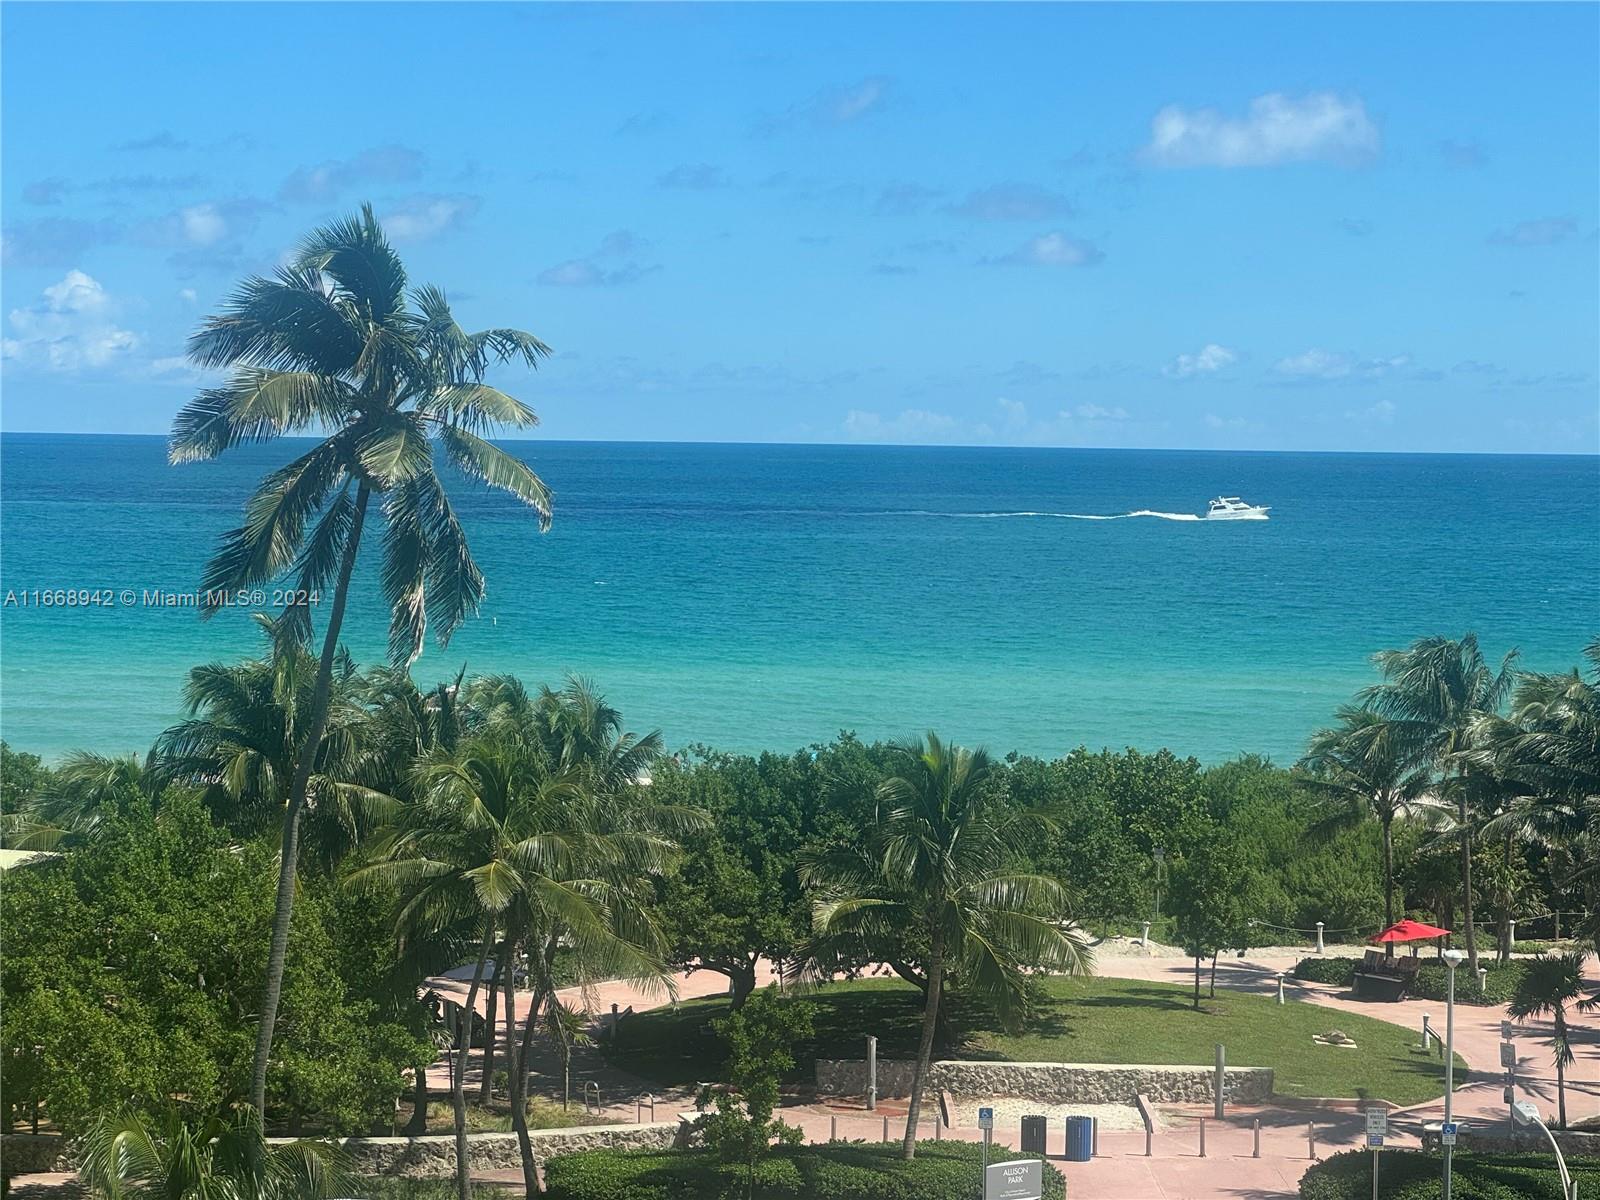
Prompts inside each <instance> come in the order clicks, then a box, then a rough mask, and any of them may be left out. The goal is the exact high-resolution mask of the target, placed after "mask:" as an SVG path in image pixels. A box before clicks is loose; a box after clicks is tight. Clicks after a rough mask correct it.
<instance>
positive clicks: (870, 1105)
mask: <svg viewBox="0 0 1600 1200" xmlns="http://www.w3.org/2000/svg"><path fill="white" fill-rule="evenodd" d="M877 1107H878V1039H877V1038H875V1037H872V1036H871V1035H868V1037H867V1111H868V1112H871V1111H872V1110H873V1109H875V1108H877ZM883 1140H884V1141H886V1142H887V1141H888V1140H889V1139H888V1137H887V1136H886V1137H885V1138H884V1139H883Z"/></svg>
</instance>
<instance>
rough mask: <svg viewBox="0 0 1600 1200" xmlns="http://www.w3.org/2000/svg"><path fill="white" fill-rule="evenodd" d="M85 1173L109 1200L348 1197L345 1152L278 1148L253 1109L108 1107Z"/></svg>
mask: <svg viewBox="0 0 1600 1200" xmlns="http://www.w3.org/2000/svg"><path fill="white" fill-rule="evenodd" d="M79 1154H80V1163H79V1166H78V1176H79V1178H80V1179H81V1180H82V1181H83V1183H84V1184H85V1186H86V1187H87V1188H88V1190H89V1193H90V1194H91V1195H93V1196H96V1197H99V1198H101V1200H327V1198H328V1197H332V1196H339V1195H347V1194H348V1191H347V1190H346V1185H347V1182H348V1172H347V1169H346V1162H345V1159H344V1156H343V1155H342V1154H341V1153H340V1152H339V1151H338V1150H337V1149H336V1148H335V1147H334V1146H333V1145H331V1144H330V1143H327V1142H315V1141H295V1142H291V1143H289V1144H287V1145H277V1146H271V1145H268V1144H267V1141H266V1139H265V1138H264V1137H262V1135H261V1125H260V1122H259V1120H258V1119H257V1118H256V1117H255V1116H254V1114H252V1113H251V1112H250V1111H249V1110H248V1109H239V1110H235V1111H234V1112H232V1113H229V1114H225V1115H222V1116H210V1117H200V1118H196V1117H192V1116H189V1115H187V1114H185V1113H183V1112H181V1111H180V1110H178V1109H177V1108H171V1109H168V1110H167V1111H166V1112H165V1113H164V1114H163V1115H162V1116H161V1117H160V1118H158V1119H152V1118H151V1117H149V1116H147V1115H146V1114H144V1113H141V1112H139V1111H137V1110H135V1109H132V1108H128V1109H121V1110H113V1111H110V1112H107V1113H104V1114H103V1115H102V1116H101V1117H100V1118H99V1119H98V1120H97V1121H96V1122H95V1123H94V1125H93V1126H92V1127H91V1128H90V1130H89V1132H88V1134H87V1135H86V1136H85V1137H84V1139H83V1142H82V1145H81V1146H80V1147H79Z"/></svg>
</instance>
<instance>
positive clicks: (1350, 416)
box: [1344, 400, 1395, 425]
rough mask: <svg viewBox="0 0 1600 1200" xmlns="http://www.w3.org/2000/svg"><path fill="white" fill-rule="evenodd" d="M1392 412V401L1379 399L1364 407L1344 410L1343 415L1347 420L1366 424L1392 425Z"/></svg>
mask: <svg viewBox="0 0 1600 1200" xmlns="http://www.w3.org/2000/svg"><path fill="white" fill-rule="evenodd" d="M1394 412H1395V406H1394V401H1392V400H1379V401H1378V402H1377V403H1376V404H1373V405H1369V406H1368V407H1366V408H1362V409H1357V410H1354V411H1350V412H1346V413H1345V414H1344V416H1345V420H1347V421H1358V422H1361V423H1363V424H1368V425H1393V424H1394Z"/></svg>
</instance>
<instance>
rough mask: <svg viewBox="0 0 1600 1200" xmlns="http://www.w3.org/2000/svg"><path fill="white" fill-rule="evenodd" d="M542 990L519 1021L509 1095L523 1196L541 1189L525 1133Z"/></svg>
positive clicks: (531, 1146) (537, 1163)
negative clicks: (519, 1039)
mask: <svg viewBox="0 0 1600 1200" xmlns="http://www.w3.org/2000/svg"><path fill="white" fill-rule="evenodd" d="M545 996H546V992H545V989H544V988H543V987H542V986H541V987H539V988H538V989H537V990H535V992H534V993H533V1000H532V1001H531V1002H530V1003H529V1005H528V1014H527V1016H525V1017H524V1018H523V1020H522V1044H521V1045H520V1046H519V1047H518V1048H517V1051H516V1070H515V1072H514V1074H515V1075H516V1083H515V1084H514V1085H513V1088H512V1097H511V1128H512V1129H514V1130H515V1131H516V1134H517V1151H518V1153H519V1154H520V1155H521V1158H522V1190H523V1194H524V1195H527V1196H534V1195H538V1194H539V1193H541V1192H543V1191H544V1188H543V1186H542V1185H541V1184H540V1182H539V1160H538V1159H537V1158H535V1157H534V1153H533V1138H531V1137H529V1136H528V1060H529V1059H530V1058H532V1057H533V1031H534V1029H535V1028H536V1027H537V1026H538V1024H539V1010H540V1009H542V1008H543V1007H544V1003H545Z"/></svg>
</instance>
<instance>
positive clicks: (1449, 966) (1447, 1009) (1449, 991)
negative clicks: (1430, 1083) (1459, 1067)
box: [1440, 950, 1467, 1200]
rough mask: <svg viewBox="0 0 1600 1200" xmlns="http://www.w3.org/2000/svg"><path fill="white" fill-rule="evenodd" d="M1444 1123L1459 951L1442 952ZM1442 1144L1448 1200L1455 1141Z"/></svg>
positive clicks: (1450, 1112)
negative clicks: (1451, 1157)
mask: <svg viewBox="0 0 1600 1200" xmlns="http://www.w3.org/2000/svg"><path fill="white" fill-rule="evenodd" d="M1443 957H1444V965H1445V967H1446V971H1445V979H1446V983H1445V992H1444V1123H1445V1125H1446V1126H1447V1127H1448V1126H1449V1125H1451V1124H1452V1119H1453V1116H1454V1113H1455V1090H1456V968H1457V967H1459V966H1460V965H1461V963H1462V960H1463V959H1465V958H1466V957H1467V956H1466V955H1465V954H1464V953H1463V952H1462V951H1460V950H1446V951H1445V952H1444V955H1443ZM1440 1140H1441V1141H1444V1193H1443V1196H1444V1200H1450V1156H1451V1154H1452V1153H1453V1152H1454V1151H1455V1145H1454V1141H1455V1139H1454V1137H1453V1136H1451V1137H1450V1138H1449V1140H1446V1139H1445V1138H1444V1137H1443V1136H1441V1138H1440Z"/></svg>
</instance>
